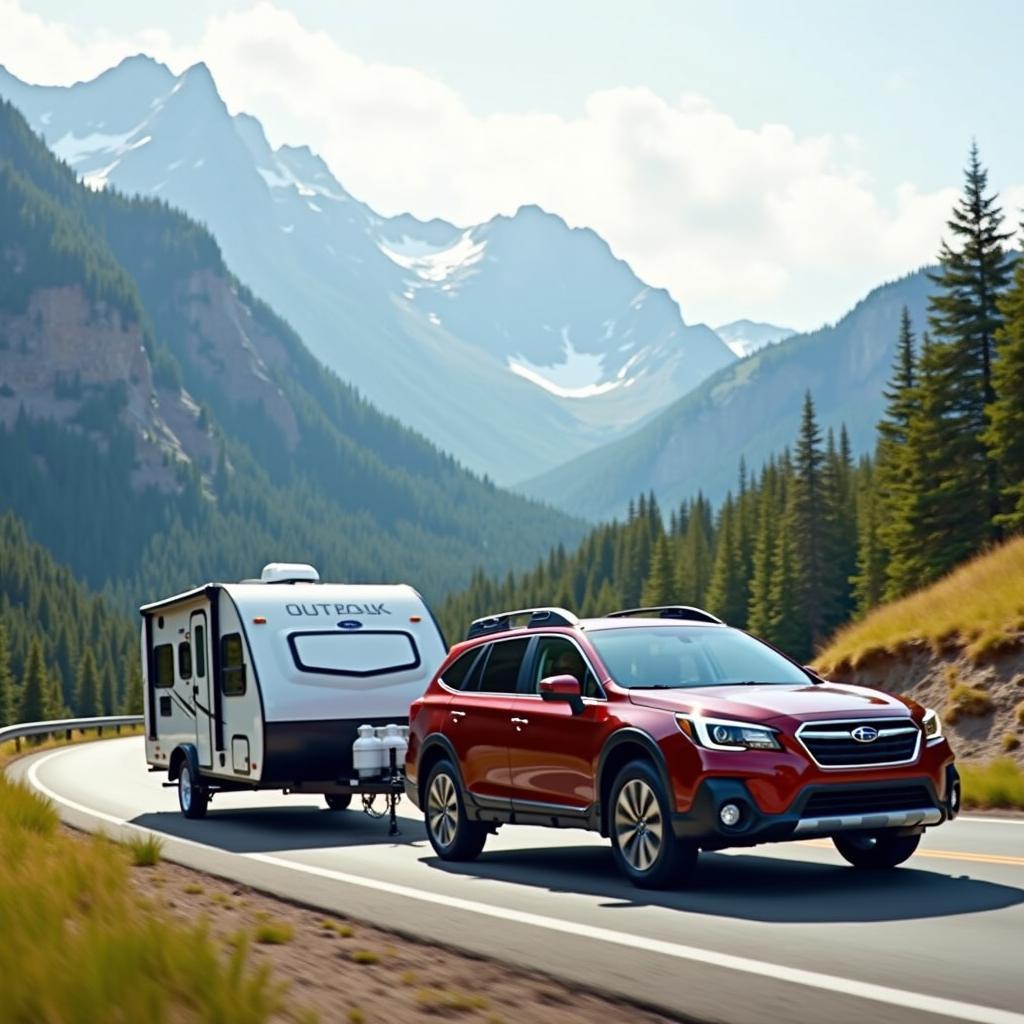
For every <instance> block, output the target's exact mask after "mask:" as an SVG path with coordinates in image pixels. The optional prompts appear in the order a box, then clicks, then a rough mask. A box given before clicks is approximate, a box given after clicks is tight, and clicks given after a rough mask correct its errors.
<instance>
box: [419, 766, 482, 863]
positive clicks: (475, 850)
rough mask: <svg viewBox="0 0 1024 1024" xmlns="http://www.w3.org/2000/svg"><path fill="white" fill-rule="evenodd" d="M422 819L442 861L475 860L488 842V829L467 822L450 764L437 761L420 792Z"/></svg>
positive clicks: (480, 823)
mask: <svg viewBox="0 0 1024 1024" xmlns="http://www.w3.org/2000/svg"><path fill="white" fill-rule="evenodd" d="M423 793H424V800H423V817H424V820H425V823H426V826H427V838H428V839H429V840H430V845H431V846H432V847H433V848H434V852H435V853H436V854H437V855H438V857H440V858H441V859H442V860H474V859H475V858H476V857H478V856H479V855H480V851H481V850H483V848H484V843H485V842H486V841H487V826H486V825H484V824H483V823H482V822H479V821H470V820H469V817H468V816H467V814H466V801H465V799H464V798H463V795H462V787H461V786H460V785H459V775H458V772H456V770H455V768H454V766H453V765H452V763H451V761H439V762H438V763H437V764H435V765H434V767H433V768H431V770H430V774H429V775H428V776H427V784H426V786H425V787H424V789H423Z"/></svg>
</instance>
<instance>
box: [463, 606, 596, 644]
mask: <svg viewBox="0 0 1024 1024" xmlns="http://www.w3.org/2000/svg"><path fill="white" fill-rule="evenodd" d="M524 616H525V617H527V622H526V628H527V629H536V628H537V627H538V626H578V625H579V622H580V620H579V619H578V618H576V616H575V615H573V613H572V612H570V611H567V610H566V609H565V608H519V609H517V610H516V611H512V612H498V614H497V615H485V616H484V617H483V618H482V619H474V620H473V621H472V622H471V623H470V624H469V629H468V630H467V631H466V639H467V640H472V639H473V638H474V637H478V636H483V635H484V634H485V633H503V632H504V631H505V630H507V629H512V620H513V619H517V618H520V619H521V618H523V617H524Z"/></svg>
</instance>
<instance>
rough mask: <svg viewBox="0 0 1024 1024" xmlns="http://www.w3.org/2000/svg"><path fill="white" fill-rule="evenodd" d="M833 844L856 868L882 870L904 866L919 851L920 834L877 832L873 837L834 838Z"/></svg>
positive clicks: (863, 835) (848, 836)
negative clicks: (902, 834) (898, 865)
mask: <svg viewBox="0 0 1024 1024" xmlns="http://www.w3.org/2000/svg"><path fill="white" fill-rule="evenodd" d="M832 842H833V843H835V844H836V849H837V850H838V851H839V852H840V854H841V855H842V856H843V858H844V859H846V860H847V861H849V862H850V863H851V864H852V865H853V866H854V867H855V868H868V869H872V870H876V871H877V870H882V869H885V868H894V867H896V865H897V864H902V863H903V862H904V861H905V860H907V858H909V857H910V856H911V855H912V854H913V852H914V851H915V850H916V849H917V844H918V843H919V842H921V836H920V834H918V835H916V836H901V835H896V834H895V833H892V832H875V833H873V834H871V835H867V834H859V835H842V836H833V837H832Z"/></svg>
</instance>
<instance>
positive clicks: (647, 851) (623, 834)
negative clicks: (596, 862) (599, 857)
mask: <svg viewBox="0 0 1024 1024" xmlns="http://www.w3.org/2000/svg"><path fill="white" fill-rule="evenodd" d="M615 834H616V837H617V839H618V844H619V849H620V850H621V852H622V856H623V857H625V858H626V860H627V862H628V863H629V865H630V866H631V867H632V868H633V869H634V870H635V871H640V872H643V871H648V870H650V868H651V866H652V865H653V864H654V863H655V861H657V859H658V854H659V853H660V852H661V847H662V845H663V843H664V822H663V821H662V816H661V809H660V807H659V806H658V798H657V797H656V796H655V794H654V790H653V789H651V787H650V786H649V785H648V784H647V783H646V782H645V781H644V780H643V779H630V780H629V781H628V782H627V783H626V784H625V785H624V786H623V787H622V789H621V790H620V791H619V798H618V800H617V801H616V803H615Z"/></svg>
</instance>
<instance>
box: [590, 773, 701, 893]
mask: <svg viewBox="0 0 1024 1024" xmlns="http://www.w3.org/2000/svg"><path fill="white" fill-rule="evenodd" d="M608 834H609V836H610V838H611V843H612V854H613V855H614V857H615V862H616V864H617V865H618V867H619V870H620V871H621V872H622V873H623V874H624V875H625V876H626V877H627V878H628V879H629V880H630V881H631V882H632V883H633V884H634V885H635V886H637V887H639V888H641V889H667V888H671V887H675V886H679V885H683V884H684V883H685V882H686V881H688V879H689V877H690V875H691V874H692V873H693V869H694V866H695V865H696V863H697V847H696V846H695V845H693V844H692V843H685V842H682V841H681V840H679V839H677V838H676V836H675V833H674V832H673V831H672V809H671V805H670V803H669V799H668V794H667V793H666V792H665V786H664V784H663V783H662V781H661V778H660V777H659V775H658V772H657V771H656V770H655V768H654V765H652V764H651V763H650V762H649V761H631V762H630V763H629V764H627V765H626V766H625V767H624V768H623V769H622V771H620V772H619V774H618V775H617V776H616V777H615V781H614V782H613V783H612V788H611V792H610V794H609V799H608Z"/></svg>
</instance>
